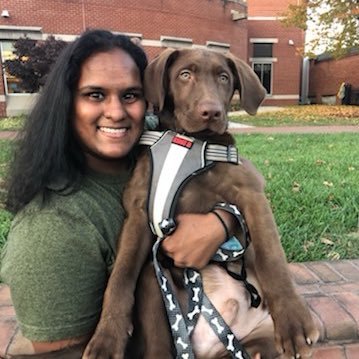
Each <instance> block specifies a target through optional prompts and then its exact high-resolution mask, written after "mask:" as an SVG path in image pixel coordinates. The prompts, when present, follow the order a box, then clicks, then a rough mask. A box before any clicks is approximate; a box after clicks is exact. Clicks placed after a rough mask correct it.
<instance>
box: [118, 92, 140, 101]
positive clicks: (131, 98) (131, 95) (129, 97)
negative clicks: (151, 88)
mask: <svg viewBox="0 0 359 359" xmlns="http://www.w3.org/2000/svg"><path fill="white" fill-rule="evenodd" d="M142 96H143V95H142V94H141V93H137V92H129V93H126V94H124V95H123V96H122V100H123V101H124V102H126V103H133V102H135V101H137V100H138V99H140V98H142Z"/></svg>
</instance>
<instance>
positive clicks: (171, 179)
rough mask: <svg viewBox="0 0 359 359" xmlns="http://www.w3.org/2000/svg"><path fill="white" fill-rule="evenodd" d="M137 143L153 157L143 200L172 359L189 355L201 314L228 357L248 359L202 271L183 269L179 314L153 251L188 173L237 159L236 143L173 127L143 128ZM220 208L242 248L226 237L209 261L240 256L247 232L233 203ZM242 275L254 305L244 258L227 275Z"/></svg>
mask: <svg viewBox="0 0 359 359" xmlns="http://www.w3.org/2000/svg"><path fill="white" fill-rule="evenodd" d="M139 144H141V145H147V146H150V153H151V158H152V178H151V189H150V192H149V200H148V214H149V221H150V227H151V230H152V232H153V233H154V235H156V236H157V240H156V242H155V244H154V245H153V247H152V254H153V263H154V267H155V272H156V277H157V280H158V283H159V286H160V288H161V292H162V297H163V300H164V303H165V307H166V311H167V316H168V320H169V323H170V327H171V331H172V337H173V340H174V345H175V347H176V351H177V357H176V358H177V359H194V358H195V356H194V353H193V349H192V345H191V341H190V336H191V333H192V331H193V329H194V327H195V325H196V323H197V320H198V318H199V315H200V314H202V315H203V317H204V318H205V319H206V320H207V322H208V324H209V325H210V326H211V328H212V330H213V331H214V332H215V333H216V335H217V336H218V338H219V339H220V340H221V342H222V343H223V344H224V346H225V347H226V349H227V350H228V351H229V352H230V353H231V354H232V358H241V359H250V356H249V355H248V353H247V352H246V351H245V349H244V347H243V346H242V345H241V343H240V342H239V341H238V339H237V338H236V337H235V335H234V334H233V333H232V331H231V329H230V328H229V326H228V325H227V324H226V323H225V321H224V320H223V318H222V317H221V315H220V314H219V313H218V312H217V310H216V308H215V307H214V306H213V304H212V303H211V302H210V300H209V298H208V297H207V295H206V294H205V293H204V291H203V286H202V280H201V274H200V272H199V271H196V270H194V269H191V268H186V269H185V270H184V285H185V287H186V289H187V291H188V313H187V314H186V315H183V314H182V311H181V308H180V305H179V303H178V300H177V298H176V296H175V295H174V291H173V289H172V287H171V285H170V282H169V280H168V278H167V277H166V275H165V273H164V271H163V268H162V266H161V264H160V262H159V260H158V252H159V248H160V245H161V242H162V241H163V239H164V238H165V237H166V236H168V235H169V234H171V233H172V232H173V231H174V230H175V228H176V223H175V220H174V214H175V209H176V208H175V207H176V202H177V198H178V195H179V193H180V192H181V190H182V188H183V187H184V185H185V184H186V183H187V182H188V181H189V180H190V179H191V178H193V176H195V175H197V174H199V173H201V172H203V171H205V170H207V169H209V168H210V167H212V166H213V165H214V163H215V162H227V163H232V164H234V165H237V164H238V163H240V161H239V158H238V153H237V149H236V148H235V146H232V145H231V146H224V145H218V144H208V143H207V142H205V141H201V140H198V139H195V138H193V137H188V136H184V135H180V134H177V133H175V132H173V131H166V132H158V131H145V132H144V133H143V135H142V137H141V139H140V141H139ZM217 208H218V209H223V210H226V211H228V212H230V213H232V214H233V215H234V216H235V218H236V219H237V221H238V223H239V224H240V226H241V229H242V232H243V236H244V238H245V248H244V247H243V246H242V244H241V242H240V241H239V240H238V239H237V238H235V237H231V238H230V239H228V240H227V241H226V242H225V243H224V244H222V246H221V247H220V248H219V249H218V251H217V252H216V254H215V255H214V257H213V258H212V260H213V261H218V262H226V261H233V260H237V259H238V258H240V257H242V256H243V254H244V252H245V249H246V247H247V245H248V244H249V235H248V230H247V226H246V223H245V220H244V217H243V215H242V214H241V212H240V211H239V210H238V209H237V207H236V206H234V205H228V204H226V203H219V204H217V205H216V206H215V207H214V209H217ZM229 274H231V275H232V274H233V276H234V277H235V278H236V279H241V280H242V281H243V283H244V285H245V287H246V288H247V290H248V291H249V293H250V296H251V304H252V306H254V307H258V306H259V304H260V301H261V299H260V297H259V294H258V292H257V290H256V289H255V288H254V287H253V286H252V285H251V284H250V283H248V282H247V280H246V272H245V268H244V262H243V263H242V272H241V274H240V275H238V274H236V273H231V272H229Z"/></svg>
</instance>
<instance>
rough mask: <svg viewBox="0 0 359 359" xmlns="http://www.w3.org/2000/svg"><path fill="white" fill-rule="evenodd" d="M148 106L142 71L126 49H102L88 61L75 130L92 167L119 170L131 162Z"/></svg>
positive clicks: (83, 70) (77, 103) (78, 98)
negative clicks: (130, 153)
mask: <svg viewBox="0 0 359 359" xmlns="http://www.w3.org/2000/svg"><path fill="white" fill-rule="evenodd" d="M145 109H146V103H145V100H144V97H143V90H142V82H141V76H140V74H139V70H138V68H137V66H136V64H135V62H134V61H133V59H132V58H131V56H130V55H128V54H127V53H126V52H125V51H123V50H120V49H115V50H111V51H109V52H100V53H97V54H94V55H92V56H91V57H89V58H88V59H87V60H86V61H85V62H84V64H83V65H82V68H81V75H80V79H79V83H78V88H77V95H76V99H75V118H74V129H75V133H76V135H77V137H78V140H79V141H80V144H81V147H82V148H83V150H84V153H85V155H86V158H87V162H88V165H89V166H90V167H91V168H92V169H94V170H99V171H101V172H104V171H105V172H115V171H116V170H119V169H120V168H121V165H122V164H123V163H124V162H127V155H128V154H129V152H130V151H131V149H132V148H133V146H134V145H135V144H136V142H137V141H138V139H139V137H140V135H141V133H142V130H143V121H144V120H143V119H144V113H145ZM114 160H116V161H115V163H117V167H118V168H117V169H116V166H114Z"/></svg>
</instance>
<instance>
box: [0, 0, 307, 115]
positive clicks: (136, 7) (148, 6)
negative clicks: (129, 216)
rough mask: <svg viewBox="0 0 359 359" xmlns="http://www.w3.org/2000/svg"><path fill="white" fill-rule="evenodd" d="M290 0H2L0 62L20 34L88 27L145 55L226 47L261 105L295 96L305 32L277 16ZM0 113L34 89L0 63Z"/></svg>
mask: <svg viewBox="0 0 359 359" xmlns="http://www.w3.org/2000/svg"><path fill="white" fill-rule="evenodd" d="M290 2H296V0H278V1H275V2H274V1H272V2H268V1H265V0H248V1H245V0H226V1H225V0H196V1H193V0H181V1H178V0H145V1H143V0H132V1H124V0H102V1H98V0H63V1H59V0H31V1H30V0H2V1H1V2H0V14H1V17H0V44H1V58H2V62H3V61H5V60H6V59H7V58H9V57H11V55H12V49H13V47H12V42H13V41H14V40H16V39H17V38H19V37H22V36H25V35H26V36H27V37H29V38H33V39H46V37H47V36H49V35H54V36H55V37H57V38H61V39H63V40H66V41H71V40H73V39H74V38H75V37H76V36H77V35H78V34H80V33H81V32H83V31H84V30H85V29H88V28H106V29H109V30H112V31H115V32H120V33H125V34H128V35H129V36H132V37H138V38H139V39H140V40H141V42H142V45H143V46H144V48H145V50H146V52H147V54H148V56H149V58H152V57H153V56H155V55H156V54H158V53H159V52H160V51H162V50H163V48H165V47H173V46H178V47H194V48H195V47H207V48H211V49H215V50H217V51H224V52H225V51H228V50H230V51H231V52H232V53H234V54H235V55H236V56H238V57H240V58H242V59H244V60H246V61H248V63H249V64H251V65H252V66H253V69H254V70H255V72H256V73H257V74H258V76H259V77H260V79H261V81H262V83H263V84H264V86H265V87H266V88H267V91H268V96H267V99H266V101H265V104H270V105H285V104H296V103H298V101H299V92H300V72H301V61H302V59H301V57H300V56H299V55H298V54H297V53H296V49H297V48H300V47H302V46H303V41H304V34H303V32H302V31H301V30H298V29H288V28H284V27H283V26H282V25H281V23H280V16H281V14H282V13H283V12H284V11H285V10H286V8H287V6H288V4H289V3H290ZM0 78H1V79H0V116H4V115H6V114H7V115H14V114H19V113H23V112H26V111H27V110H28V108H29V107H31V104H32V103H33V99H34V96H36V95H34V94H27V93H23V91H22V90H21V84H20V83H19V82H18V81H17V79H14V78H11V76H9V75H8V74H6V73H4V72H3V69H2V68H1V69H0Z"/></svg>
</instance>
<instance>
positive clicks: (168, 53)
mask: <svg viewBox="0 0 359 359" xmlns="http://www.w3.org/2000/svg"><path fill="white" fill-rule="evenodd" d="M236 89H238V90H239V91H240V97H241V106H242V108H243V109H244V110H246V111H247V112H248V113H250V114H254V113H255V112H256V111H257V108H258V106H259V105H260V103H261V102H262V100H263V98H264V96H265V90H264V88H263V87H262V85H261V84H260V81H259V79H258V77H257V75H256V74H255V73H254V72H253V71H252V69H251V68H250V67H249V66H248V65H247V64H245V63H244V62H243V61H241V60H240V59H237V58H236V57H234V56H233V55H230V54H228V55H223V54H220V53H216V52H213V51H208V50H202V49H201V50H199V49H195V50H189V49H183V50H173V49H167V50H165V51H163V52H162V53H161V54H160V55H159V56H158V57H157V58H156V59H154V60H153V61H152V62H151V63H150V64H149V65H148V67H147V69H146V71H145V94H146V97H147V100H148V101H149V102H150V103H152V104H153V105H154V106H155V107H156V108H157V109H158V110H159V112H160V121H166V124H165V125H166V127H169V128H172V129H174V130H176V131H178V132H186V133H196V132H203V131H206V132H211V133H216V134H222V133H224V132H225V131H226V129H227V125H228V123H227V116H226V114H227V111H228V108H229V105H230V101H231V99H232V97H233V93H234V91H235V90H236ZM169 117H171V121H168V119H169ZM162 125H163V123H162Z"/></svg>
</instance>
